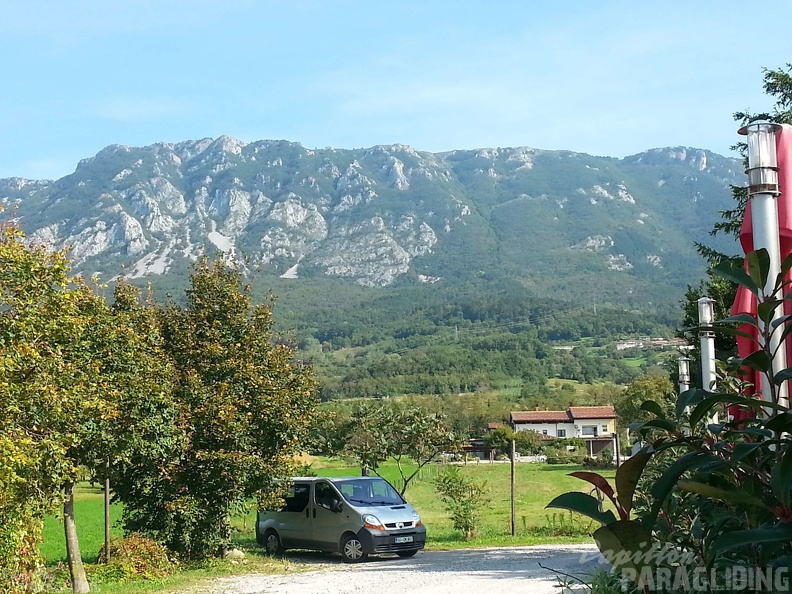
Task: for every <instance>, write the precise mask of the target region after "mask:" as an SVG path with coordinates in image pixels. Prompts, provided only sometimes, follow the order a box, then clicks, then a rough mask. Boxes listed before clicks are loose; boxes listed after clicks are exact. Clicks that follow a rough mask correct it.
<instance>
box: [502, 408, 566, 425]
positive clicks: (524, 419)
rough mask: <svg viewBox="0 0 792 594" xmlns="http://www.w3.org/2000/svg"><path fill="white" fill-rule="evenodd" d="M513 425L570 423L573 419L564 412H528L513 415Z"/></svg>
mask: <svg viewBox="0 0 792 594" xmlns="http://www.w3.org/2000/svg"><path fill="white" fill-rule="evenodd" d="M511 420H512V423H568V422H569V421H570V420H571V419H570V418H569V416H568V415H567V413H566V412H565V411H563V410H527V411H519V412H513V413H511Z"/></svg>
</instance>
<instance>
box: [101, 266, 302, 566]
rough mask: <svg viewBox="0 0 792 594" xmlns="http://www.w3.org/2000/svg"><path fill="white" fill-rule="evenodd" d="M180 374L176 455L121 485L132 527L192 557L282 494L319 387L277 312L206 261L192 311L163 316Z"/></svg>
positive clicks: (194, 281) (226, 538)
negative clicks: (254, 506)
mask: <svg viewBox="0 0 792 594" xmlns="http://www.w3.org/2000/svg"><path fill="white" fill-rule="evenodd" d="M159 317H160V320H161V324H162V332H163V339H164V349H165V352H166V353H167V355H168V357H169V358H170V360H171V362H172V365H173V367H174V369H175V374H176V383H177V387H176V390H175V401H176V405H177V407H178V419H177V426H178V427H179V429H180V433H181V435H180V439H179V445H180V447H179V450H178V454H177V455H175V456H173V457H171V458H170V459H168V460H164V461H163V460H157V459H155V458H142V457H140V458H137V459H136V460H132V461H131V462H130V464H128V465H127V467H126V468H127V474H126V477H124V476H120V477H119V479H118V481H119V482H118V483H117V486H116V492H117V493H118V495H119V498H120V499H121V500H122V501H123V502H124V526H125V528H126V529H127V530H128V531H137V532H142V533H144V534H147V535H149V536H151V537H153V538H155V539H156V540H159V541H161V542H164V543H165V544H166V545H167V546H168V548H170V549H171V550H172V551H174V552H177V553H179V554H181V555H183V556H185V557H188V558H203V557H208V556H212V555H215V554H218V553H221V552H222V551H223V549H224V548H225V547H226V546H227V545H228V544H229V542H230V538H231V524H230V520H231V516H232V515H233V514H234V513H236V512H238V511H242V510H243V508H244V505H245V504H246V502H247V501H249V500H250V499H251V498H254V497H257V496H258V497H262V498H263V497H265V492H266V493H276V492H277V491H276V489H275V488H274V485H275V483H276V479H278V478H282V477H287V476H289V475H290V474H291V468H292V465H293V460H294V457H295V456H296V455H297V454H298V453H299V452H300V451H301V450H302V446H303V444H304V442H305V439H306V434H307V431H308V427H309V425H310V420H311V417H312V414H313V410H314V406H315V402H316V398H315V391H316V383H315V381H314V378H313V375H312V374H311V372H310V370H308V369H306V368H305V367H303V366H302V365H301V364H300V363H299V362H298V361H295V360H294V359H293V355H294V351H293V349H292V348H290V347H288V346H286V345H283V344H277V343H276V342H275V340H274V337H273V335H272V323H273V319H272V311H271V309H270V308H269V307H268V306H266V305H260V306H257V307H253V306H252V305H251V301H250V288H249V287H246V286H243V285H242V283H241V275H240V273H239V272H238V271H236V270H234V269H233V268H231V267H230V266H229V265H227V264H225V263H222V262H215V263H209V262H208V261H206V260H202V261H200V262H198V263H197V264H196V266H195V268H194V270H193V273H192V276H191V288H190V289H189V290H188V291H187V304H186V306H185V307H179V306H177V305H175V304H171V305H169V306H167V307H165V308H162V309H161V310H160V313H159Z"/></svg>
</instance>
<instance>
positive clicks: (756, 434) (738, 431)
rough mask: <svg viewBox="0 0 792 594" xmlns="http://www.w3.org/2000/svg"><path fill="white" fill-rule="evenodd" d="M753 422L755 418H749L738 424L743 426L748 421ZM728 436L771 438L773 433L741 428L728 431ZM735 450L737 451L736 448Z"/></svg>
mask: <svg viewBox="0 0 792 594" xmlns="http://www.w3.org/2000/svg"><path fill="white" fill-rule="evenodd" d="M755 420H756V417H749V418H745V419H740V420H739V421H738V422H739V423H740V424H743V423H746V422H748V421H755ZM728 434H729V435H730V436H731V435H751V436H753V437H768V438H769V437H773V432H772V431H770V430H769V429H763V428H761V427H746V428H742V429H729V433H728ZM761 443H767V442H761ZM737 445H742V444H737ZM750 445H753V444H750ZM735 449H737V447H736V446H735Z"/></svg>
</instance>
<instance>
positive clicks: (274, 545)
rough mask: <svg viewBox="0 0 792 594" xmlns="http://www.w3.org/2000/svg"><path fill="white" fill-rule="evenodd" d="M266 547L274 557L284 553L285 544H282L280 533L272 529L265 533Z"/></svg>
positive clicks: (268, 552)
mask: <svg viewBox="0 0 792 594" xmlns="http://www.w3.org/2000/svg"><path fill="white" fill-rule="evenodd" d="M264 547H265V548H266V549H267V554H268V555H270V556H272V557H277V556H278V555H282V554H283V546H282V545H281V541H280V537H279V536H278V533H277V532H275V531H274V530H272V529H270V530H267V531H266V532H265V533H264Z"/></svg>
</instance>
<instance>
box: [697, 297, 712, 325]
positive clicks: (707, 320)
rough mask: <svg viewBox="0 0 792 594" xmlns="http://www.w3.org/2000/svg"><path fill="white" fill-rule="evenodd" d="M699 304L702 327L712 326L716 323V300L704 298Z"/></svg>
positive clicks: (699, 317)
mask: <svg viewBox="0 0 792 594" xmlns="http://www.w3.org/2000/svg"><path fill="white" fill-rule="evenodd" d="M697 303H698V319H699V324H701V325H702V326H712V323H713V322H714V321H715V300H714V299H710V298H709V297H702V298H701V299H699V300H698V301H697Z"/></svg>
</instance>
